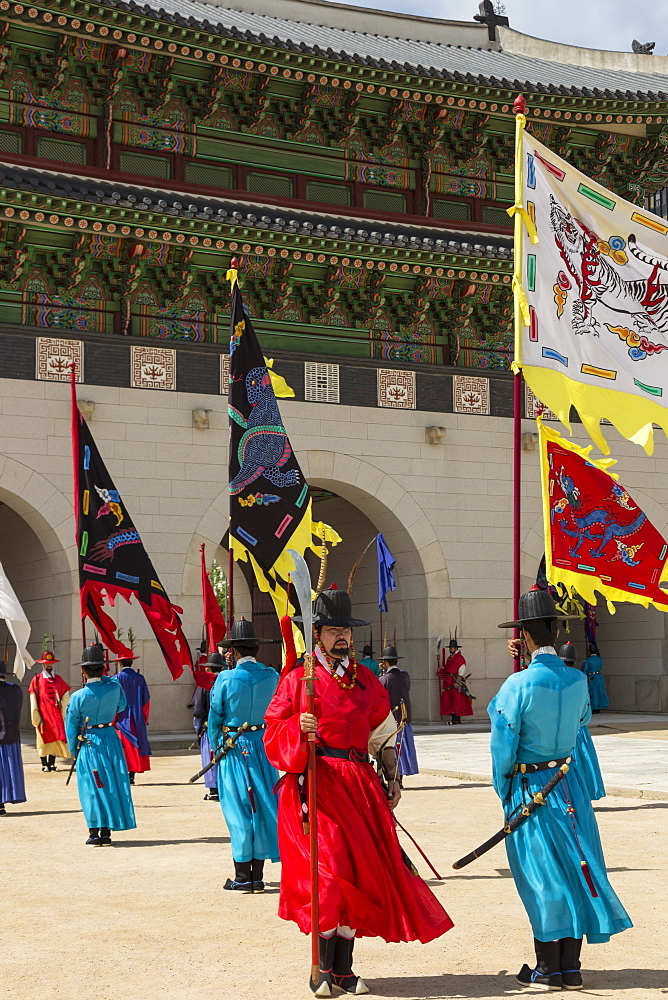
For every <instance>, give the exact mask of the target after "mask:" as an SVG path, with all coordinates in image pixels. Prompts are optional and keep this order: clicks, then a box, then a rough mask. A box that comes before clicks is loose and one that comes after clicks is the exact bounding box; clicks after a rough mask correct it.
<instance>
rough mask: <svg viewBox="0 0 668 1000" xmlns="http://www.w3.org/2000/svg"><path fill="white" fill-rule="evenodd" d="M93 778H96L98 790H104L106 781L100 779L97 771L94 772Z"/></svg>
mask: <svg viewBox="0 0 668 1000" xmlns="http://www.w3.org/2000/svg"><path fill="white" fill-rule="evenodd" d="M93 777H94V778H95V784H96V785H97V787H98V788H104V781H103V780H102V778H101V777H100V775H99V773H98V772H97V771H93Z"/></svg>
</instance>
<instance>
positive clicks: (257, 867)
mask: <svg viewBox="0 0 668 1000" xmlns="http://www.w3.org/2000/svg"><path fill="white" fill-rule="evenodd" d="M263 875H264V861H260V859H259V858H253V860H252V861H251V881H252V883H253V892H264V882H263V881H262V876H263Z"/></svg>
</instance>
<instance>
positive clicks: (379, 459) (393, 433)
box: [0, 379, 668, 730]
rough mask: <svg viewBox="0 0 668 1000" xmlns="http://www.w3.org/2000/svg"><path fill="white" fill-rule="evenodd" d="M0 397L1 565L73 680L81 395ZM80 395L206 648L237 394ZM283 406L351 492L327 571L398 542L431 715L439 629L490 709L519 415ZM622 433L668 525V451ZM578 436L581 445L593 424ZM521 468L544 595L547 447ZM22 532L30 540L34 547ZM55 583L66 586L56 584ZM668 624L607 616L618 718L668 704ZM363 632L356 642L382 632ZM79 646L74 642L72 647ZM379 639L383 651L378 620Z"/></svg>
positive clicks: (179, 720)
mask: <svg viewBox="0 0 668 1000" xmlns="http://www.w3.org/2000/svg"><path fill="white" fill-rule="evenodd" d="M0 389H1V390H2V400H3V402H2V405H3V431H2V436H1V437H0V499H1V500H3V501H4V502H5V504H7V506H8V507H9V508H11V510H7V511H4V512H3V514H2V516H1V517H0V554H1V555H2V558H3V559H6V560H7V564H6V565H7V569H8V572H10V577H14V579H15V584H16V587H17V591H18V592H19V595H20V597H21V599H22V600H24V601H25V602H26V605H27V608H28V609H30V611H31V613H33V614H35V615H36V618H35V621H34V626H33V640H34V641H33V642H32V643H31V650H32V652H33V655H38V654H39V648H40V639H41V635H42V633H43V632H44V631H47V632H49V633H51V632H55V633H56V634H57V636H58V637H59V639H60V641H59V652H60V653H61V655H62V659H63V665H64V669H63V671H62V672H63V674H64V675H65V676H66V677H67V678H68V679H69V680H70V681H71V682H72V683H75V684H76V683H78V680H79V675H78V669H77V668H72V669H70V670H69V671H68V668H67V664H69V663H71V662H73V661H75V660H77V659H78V658H79V656H78V654H79V651H80V648H81V640H80V638H79V636H80V623H79V619H78V594H77V592H76V584H75V582H74V579H75V578H74V574H73V571H74V569H75V559H74V546H73V524H72V517H71V490H72V487H71V460H70V430H69V387H68V386H67V385H66V384H65V383H59V382H32V381H28V380H21V381H19V380H12V379H2V380H0ZM78 393H79V397H80V398H82V399H89V400H93V401H94V402H95V404H96V405H95V411H94V415H93V419H92V422H91V430H92V432H93V434H94V436H95V438H96V441H97V443H98V445H99V448H100V450H101V452H102V455H103V457H104V459H105V461H106V462H107V464H108V467H109V471H110V473H111V475H112V476H113V477H114V479H115V481H116V484H117V487H118V488H119V490H120V491H121V495H122V496H123V499H124V501H125V502H126V504H127V506H128V508H129V510H130V511H131V513H132V515H133V518H134V519H135V522H136V524H137V527H138V529H139V531H140V532H141V534H142V536H143V539H144V542H145V544H146V547H147V549H148V551H149V553H150V554H151V556H152V558H153V560H154V564H155V567H156V569H157V571H158V574H159V575H160V578H161V580H162V582H163V584H164V586H165V588H166V589H167V591H168V593H169V595H170V596H171V598H172V600H173V601H174V602H175V603H177V604H180V605H181V606H182V607H183V609H184V623H185V629H186V634H187V636H188V637H189V639H191V640H192V645H193V646H195V645H196V644H197V643H198V642H199V639H200V634H201V597H200V576H199V573H200V568H199V546H200V543H201V542H206V543H207V557H208V560H209V561H210V560H211V559H212V558H213V555H214V553H217V557H218V558H219V560H220V561H222V562H225V554H224V553H223V552H222V550H220V549H219V544H220V541H221V539H222V537H223V534H224V532H225V530H226V527H227V511H228V503H227V496H226V490H225V487H226V462H227V415H226V403H227V400H226V398H225V397H224V396H220V395H215V394H211V395H209V394H204V393H201V394H199V393H186V392H166V391H162V392H161V391H157V390H154V391H151V390H138V389H128V388H114V387H111V386H98V385H82V386H79V387H78ZM195 408H202V409H208V410H210V411H211V414H210V426H209V429H208V430H197V429H195V428H194V427H193V425H192V410H193V409H195ZM281 409H282V412H283V416H284V420H285V423H286V426H287V429H288V433H289V434H290V437H291V440H292V443H293V445H294V447H295V450H296V451H297V453H298V455H299V457H300V461H301V463H302V468H303V470H304V474H305V475H306V477H307V478H308V479H309V481H310V482H311V483H312V485H314V486H319V487H322V488H326V489H328V490H331V491H332V492H334V493H336V494H337V495H338V496H339V497H341V498H342V500H338V501H336V500H326V501H322V502H320V503H318V504H317V513H318V515H319V516H322V517H323V518H324V517H325V514H326V515H327V517H326V518H325V519H329V520H330V522H331V523H332V525H333V526H334V527H335V528H339V530H340V531H341V534H343V535H344V536H345V538H346V541H345V543H344V545H343V546H342V547H341V548H340V549H339V550H338V552H337V550H334V553H333V555H332V561H331V566H330V572H329V573H328V577H330V578H332V577H333V576H337V577H338V582H339V583H340V585H345V581H346V578H347V572H348V570H349V567H350V565H351V562H352V560H353V558H354V557H355V556H356V554H358V553H359V551H361V547H362V545H363V544H364V543H365V541H366V540H368V538H369V537H370V536H371V535H372V534H373V533H374V532H375V531H382V532H383V534H384V535H385V538H386V540H387V542H388V545H389V547H390V549H391V550H392V552H393V553H394V555H395V556H396V559H397V566H396V575H397V581H398V584H399V586H398V589H397V591H396V592H395V593H394V594H391V595H390V598H389V599H390V613H389V615H388V621H389V623H390V628H391V629H392V630H393V629H394V627H395V626H396V629H397V641H398V642H400V643H401V646H402V650H401V651H402V653H403V654H404V655H405V656H406V661H405V662H406V664H407V665H409V667H410V669H411V672H412V675H413V694H414V713H415V716H416V718H422V719H425V718H437V717H438V687H437V682H436V679H435V677H434V676H433V674H434V666H435V662H434V659H435V656H434V654H435V642H436V638H437V636H438V635H439V634H440V633H445V634H446V635H447V633H448V631H449V630H450V629H451V630H452V631H454V629H455V628H457V630H458V636H459V638H460V641H461V642H462V644H463V647H464V648H463V652H464V655H465V656H466V658H467V660H468V665H469V669H470V670H471V673H472V679H471V686H472V689H473V691H474V693H475V694H476V695H477V701H476V710H477V712H478V713H479V714H480V713H482V712H484V710H485V705H486V703H487V701H488V700H489V698H490V697H492V696H493V694H494V693H495V691H496V690H497V689H498V686H499V684H500V683H501V681H502V680H503V678H504V677H505V676H507V674H508V672H509V670H510V661H509V659H508V657H507V654H506V649H505V643H506V636H505V634H503V633H501V632H500V631H499V630H498V628H497V624H498V623H499V622H500V621H504V620H507V619H509V618H510V617H511V613H512V606H511V605H512V602H511V566H512V549H511V543H512V511H511V454H512V422H511V420H510V419H508V418H504V417H501V416H492V417H490V416H478V415H466V414H454V413H443V412H437V411H433V412H429V411H423V410H422V411H420V410H400V409H391V408H386V409H381V408H376V407H369V406H368V405H367V406H364V407H357V406H347V405H338V406H337V405H329V404H321V403H307V402H303V401H298V400H283V401H281ZM430 425H437V426H441V427H445V428H446V435H445V438H444V439H443V442H442V443H441V444H438V445H433V444H428V443H426V441H425V428H426V427H427V426H430ZM524 429H525V430H527V431H530V430H532V429H533V426H532V422H531V421H526V422H525V427H524ZM607 433H608V437H609V440H610V442H611V445H612V449H613V454H614V455H615V456H616V457H618V458H619V464H618V466H617V471H618V472H619V473H620V476H621V479H622V482H623V483H624V484H625V485H626V486H627V487H628V488H629V489H630V490H631V491H632V492H633V493H634V495H635V496H636V498H637V500H638V502H639V503H641V504H644V505H645V506H646V509H647V513H648V514H649V516H650V517H651V518H652V519H653V521H654V523H655V524H656V527H657V528H658V529H659V530H662V531H665V530H666V529H667V526H668V477H667V476H666V475H665V474H664V473H663V472H662V469H663V466H664V463H665V460H666V457H668V446H667V445H666V443H665V441H658V442H657V449H656V453H655V455H654V457H653V458H651V459H650V458H647V457H646V456H645V455H644V453H642V452H641V451H640V449H638V448H636V447H635V446H634V445H632V444H630V443H629V442H623V441H620V440H619V439H618V438H617V435H616V434H615V433H614V432H613V431H612V429H611V428H608V429H607ZM575 436H576V438H577V439H578V440H580V441H582V442H584V437H583V435H582V434H581V433H580V432H579V431H576V435H575ZM522 470H523V476H524V484H523V507H524V523H523V536H524V551H523V573H524V578H525V583H526V585H527V586H529V585H530V584H531V582H533V578H534V577H535V572H536V568H537V566H538V563H539V561H540V558H541V555H542V526H541V519H540V487H539V476H538V454H537V452H535V451H533V452H526V453H523V456H522ZM12 511H14V512H15V514H14V513H12ZM16 515H20V518H23V521H24V522H25V523H26V525H27V526H28V527H29V528H30V529H31V530H32V531H33V532H34V533H35V535H36V537H37V539H38V540H39V544H41V546H42V548H43V550H44V553H45V559H44V574H43V575H40V573H39V569H38V565H37V564H38V562H39V553H38V550H37V549H35V547H34V542H33V541H32V540H31V539H30V537H29V535H28V534H26V533H25V529H24V528H23V527H22V526H21V525H22V523H23V522H21V521H19V520H17V517H16ZM22 532H23V533H24V535H23V536H22V535H21V533H22ZM21 537H25V538H26V539H27V541H26V542H25V546H24V544H23V543H22V542H21ZM24 551H25V555H24ZM21 563H22V565H20V564H21ZM49 577H50V578H51V580H52V589H51V590H49V589H48V588H49V585H48V583H47V582H45V580H47V579H48V578H49ZM374 577H375V556H374V555H373V553H369V556H368V557H367V562H366V565H364V564H363V566H362V568H361V570H360V573H359V576H358V581H357V584H356V589H355V601H356V605H357V607H358V610H359V611H360V613H361V616H362V617H368V618H369V620H370V621H372V622H373V623H374V626H375V622H376V619H377V612H376V609H375V581H374ZM45 588H46V589H45ZM235 588H236V594H237V608H238V609H239V610H240V611H242V612H244V613H246V614H248V610H249V600H248V590H247V587H246V586H245V583H244V581H243V576H242V574H241V573H239V572H238V573H237V574H236V578H235ZM49 594H53V595H54V597H53V604H52V605H51V606H49V605H48V604H47V603H44V602H45V601H46V602H48V601H49ZM47 610H48V614H47V613H46V612H47ZM114 614H115V615H116V616H117V620H118V621H119V623H120V625H121V627H123V628H124V629H127V627H128V626H129V625H132V627H133V628H134V629H135V631H136V633H137V635H138V638H139V648H138V652H139V653H140V655H141V660H140V666H141V668H142V670H143V671H144V672H145V673H146V676H147V678H148V681H149V684H150V685H151V688H152V694H153V715H152V725H153V728H154V729H157V730H167V729H185V728H188V726H189V725H190V718H189V711H188V709H187V707H186V706H187V704H188V701H189V700H190V695H191V693H192V685H191V682H190V680H189V679H188V678H182V679H181V680H180V681H179V682H177V683H173V682H172V681H171V679H170V676H169V673H168V671H167V668H166V666H165V665H164V662H163V661H162V658H161V656H160V653H159V651H158V648H157V645H156V643H155V641H154V640H153V638H152V633H151V632H150V630H149V629H148V626H147V625H146V623H145V621H144V619H143V616H142V615H141V614H140V613H138V612H137V609H136V608H133V607H128V606H127V605H126V604H125V603H124V602H121V606H120V607H118V608H117V609H116V610H115V611H114ZM47 619H48V620H47ZM664 621H665V620H664V618H663V616H662V615H661V614H659V613H658V612H657V613H652V614H650V613H647V612H644V611H642V610H640V611H636V610H635V609H629V608H624V609H623V610H620V612H618V617H616V618H615V619H612V620H610V621H608V619H607V617H606V616H603V615H602V625H601V631H600V637H601V645H602V649H603V657H604V665H605V668H606V672H608V671H609V672H610V691H611V695H612V705H613V707H614V708H620V709H625V710H635V709H642V710H645V711H646V710H655V711H660V710H663V711H665V710H667V708H668V705H667V704H666V694H665V686H666V676H665V667H664V661H663V645H664V638H665V625H664ZM361 632H362V635H361V640H362V642H361V643H360V636H359V634H358V638H357V642H358V645H361V644H363V640H364V638H365V635H366V633H367V630H366V629H362V630H361ZM67 635H69V636H71V637H73V640H72V642H71V644H70V647H69V648H68V646H67V642H66V636H67ZM61 637H62V638H61ZM374 638H375V643H376V650H378V648H379V647H378V636H377V631H376V627H375V628H374ZM631 640H632V642H631ZM629 675H630V676H631V677H632V678H633V681H632V682H630V681H629V679H628V677H629ZM661 691H663V695H662V694H661ZM662 698H663V701H662Z"/></svg>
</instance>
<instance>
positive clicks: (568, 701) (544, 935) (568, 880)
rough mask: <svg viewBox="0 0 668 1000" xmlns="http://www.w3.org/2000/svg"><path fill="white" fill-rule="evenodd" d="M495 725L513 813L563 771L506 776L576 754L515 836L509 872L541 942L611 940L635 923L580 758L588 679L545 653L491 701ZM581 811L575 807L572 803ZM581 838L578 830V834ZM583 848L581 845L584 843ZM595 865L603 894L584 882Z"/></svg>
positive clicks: (503, 793)
mask: <svg viewBox="0 0 668 1000" xmlns="http://www.w3.org/2000/svg"><path fill="white" fill-rule="evenodd" d="M488 712H489V716H490V719H491V722H492V741H491V750H492V780H493V783H494V788H495V789H496V791H497V794H498V795H499V797H500V798H501V800H502V801H503V803H504V811H505V816H506V818H509V817H510V816H511V815H514V814H515V813H516V811H517V810H518V809H520V808H521V807H522V804H523V803H524V802H525V801H528V800H529V798H530V797H531V796H533V794H534V793H535V792H537V791H538V790H539V789H540V788H542V787H543V785H545V784H546V783H547V782H548V781H549V779H550V778H551V777H552V775H553V774H554V773H555V771H556V768H548V769H546V770H541V771H536V772H534V773H530V774H526V775H522V774H517V775H515V777H514V778H512V779H510V778H509V777H507V775H509V774H510V773H511V772H512V767H513V764H515V763H516V762H517V763H527V764H529V763H538V762H540V761H549V760H555V759H560V758H563V757H568V756H570V755H572V754H573V751H574V750H575V751H576V759H575V760H574V762H573V764H572V765H571V769H570V771H569V772H568V774H567V775H566V777H565V779H564V780H562V781H561V782H560V783H559V785H558V786H557V788H556V789H555V790H554V791H553V792H552V794H551V795H549V796H548V798H547V799H546V803H545V805H544V806H541V807H540V808H539V809H538V810H537V811H536V812H535V813H534V814H533V815H532V816H531V817H530V818H529V819H528V820H526V821H525V822H524V823H523V824H522V826H520V827H519V829H518V830H517V831H516V832H515V833H513V834H512V835H511V836H509V837H507V838H506V841H505V843H506V850H507V852H508V862H509V864H510V870H511V872H512V875H513V878H514V880H515V885H516V886H517V890H518V892H519V894H520V897H521V899H522V902H523V904H524V907H525V909H526V911H527V914H528V916H529V920H530V922H531V927H532V929H533V935H534V937H535V938H536V939H537V940H538V941H554V940H557V939H558V938H565V937H573V938H581V937H583V936H586V937H587V940H588V941H590V942H603V941H608V940H609V938H610V936H611V935H612V934H617V933H618V932H619V931H623V930H625V929H626V928H627V927H631V926H632V924H631V920H630V919H629V916H628V914H627V913H626V911H625V910H624V907H623V906H622V904H621V903H620V901H619V899H618V898H617V896H616V895H615V892H614V890H613V889H612V887H611V885H610V883H609V881H608V876H607V872H606V869H605V860H604V858H603V850H602V848H601V841H600V838H599V832H598V826H597V823H596V817H595V816H594V810H593V808H592V805H591V797H590V794H589V791H588V789H587V785H586V783H585V781H584V780H583V777H582V775H581V773H580V771H579V765H578V761H577V753H578V749H577V747H578V742H577V741H578V733H579V729H580V727H581V726H583V725H586V723H587V722H588V721H589V718H590V717H591V710H590V708H589V697H588V692H587V681H586V679H585V677H584V675H583V674H582V673H580V672H579V671H576V670H573V668H572V667H567V666H566V665H565V664H564V662H563V660H560V659H559V657H558V656H556V654H542V653H541V654H540V655H539V656H537V657H536V658H535V659H534V660H533V661H532V663H531V664H530V666H529V667H528V669H527V670H523V671H521V672H520V673H517V674H512V675H511V676H510V677H509V678H508V679H507V680H506V681H505V682H504V684H503V685H502V687H501V690H500V691H499V692H498V694H497V695H496V697H495V698H494V699H493V701H492V702H491V703H490V705H489V707H488ZM569 802H570V804H571V806H572V807H573V808H574V809H575V812H574V813H572V814H569V813H568V812H567V807H568V804H569ZM576 834H577V836H576ZM578 844H579V846H578ZM583 859H584V860H585V861H586V862H587V865H588V867H589V871H590V873H591V877H592V879H593V882H594V885H595V888H596V892H597V896H596V897H594V896H592V893H591V890H590V888H589V886H588V884H587V882H586V880H585V878H584V874H583V871H582V867H581V862H582V860H583Z"/></svg>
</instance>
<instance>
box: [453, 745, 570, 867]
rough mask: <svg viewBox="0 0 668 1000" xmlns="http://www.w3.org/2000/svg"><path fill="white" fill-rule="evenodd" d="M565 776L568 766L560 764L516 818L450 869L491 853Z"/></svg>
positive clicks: (543, 802)
mask: <svg viewBox="0 0 668 1000" xmlns="http://www.w3.org/2000/svg"><path fill="white" fill-rule="evenodd" d="M567 774H568V764H562V765H561V767H560V768H559V770H558V771H557V773H556V774H553V775H552V777H551V778H550V780H549V781H548V783H547V784H546V785H544V787H543V788H541V790H540V791H539V792H536V793H535V794H534V797H533V799H532V800H531V802H528V803H527V804H526V805H525V806H524V807H523V808H522V810H521V812H519V813H518V814H517V816H515V817H513V819H511V820H509V821H508V822H507V823H506V825H505V826H504V827H503V829H502V830H499V832H498V833H495V834H494V836H493V837H490V838H489V840H486V841H485V843H484V844H481V845H480V847H476V849H475V851H471V853H470V854H467V855H466V857H464V858H460V860H459V861H455V863H454V865H453V866H452V867H453V868H454V869H455V870H456V871H458V870H459V869H460V868H465V867H466V865H470V864H471V862H472V861H475V860H476V858H480V857H482V855H483V854H487V852H488V851H491V849H492V848H493V847H496V845H497V844H500V843H501V841H502V840H505V839H506V837H509V836H510V834H511V833H514V832H515V830H517V828H518V827H520V826H521V825H522V823H525V822H526V821H527V820H528V818H529V816H531V815H532V813H535V811H536V809H538V808H539V806H544V805H545V799H546V798H547V797H548V795H549V794H550V792H553V791H554V789H555V788H556V787H557V785H558V784H559V782H560V781H561V780H562V778H564V777H565V776H566V775H567Z"/></svg>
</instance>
